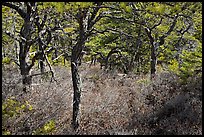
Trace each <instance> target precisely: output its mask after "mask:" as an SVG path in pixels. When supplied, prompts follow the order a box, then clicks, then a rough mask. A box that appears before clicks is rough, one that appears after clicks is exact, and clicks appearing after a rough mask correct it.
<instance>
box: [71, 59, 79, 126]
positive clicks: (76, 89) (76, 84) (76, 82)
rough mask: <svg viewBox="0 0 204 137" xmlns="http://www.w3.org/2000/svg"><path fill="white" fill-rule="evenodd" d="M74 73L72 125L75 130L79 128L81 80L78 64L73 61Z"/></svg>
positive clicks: (72, 69) (72, 68)
mask: <svg viewBox="0 0 204 137" xmlns="http://www.w3.org/2000/svg"><path fill="white" fill-rule="evenodd" d="M71 71H72V82H73V88H74V97H73V118H72V125H73V128H74V130H76V129H77V128H78V126H79V105H80V97H81V79H80V76H79V71H78V63H77V62H75V61H73V62H72V64H71Z"/></svg>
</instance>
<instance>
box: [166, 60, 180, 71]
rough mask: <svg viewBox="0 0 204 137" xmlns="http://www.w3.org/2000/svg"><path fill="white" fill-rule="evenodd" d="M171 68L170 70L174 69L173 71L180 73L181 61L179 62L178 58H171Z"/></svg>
mask: <svg viewBox="0 0 204 137" xmlns="http://www.w3.org/2000/svg"><path fill="white" fill-rule="evenodd" d="M169 64H170V65H169V66H168V67H169V70H170V71H173V72H175V73H178V70H179V63H178V61H177V60H176V59H173V60H170V61H169Z"/></svg>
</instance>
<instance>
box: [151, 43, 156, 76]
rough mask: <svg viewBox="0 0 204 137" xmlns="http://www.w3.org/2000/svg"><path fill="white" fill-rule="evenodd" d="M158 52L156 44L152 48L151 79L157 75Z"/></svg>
mask: <svg viewBox="0 0 204 137" xmlns="http://www.w3.org/2000/svg"><path fill="white" fill-rule="evenodd" d="M156 59H157V58H156V50H155V46H154V44H152V46H151V64H150V66H151V76H150V77H151V79H152V78H154V76H155V73H156Z"/></svg>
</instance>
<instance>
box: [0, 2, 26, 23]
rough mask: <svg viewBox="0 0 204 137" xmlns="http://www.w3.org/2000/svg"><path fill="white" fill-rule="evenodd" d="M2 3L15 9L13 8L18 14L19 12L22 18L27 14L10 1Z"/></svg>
mask: <svg viewBox="0 0 204 137" xmlns="http://www.w3.org/2000/svg"><path fill="white" fill-rule="evenodd" d="M2 5H4V6H7V7H9V8H12V9H15V10H16V11H17V12H18V14H19V15H20V16H21V17H22V18H23V19H25V18H26V16H27V14H26V12H25V11H23V10H22V9H20V7H18V6H16V5H14V4H12V3H8V2H3V3H2Z"/></svg>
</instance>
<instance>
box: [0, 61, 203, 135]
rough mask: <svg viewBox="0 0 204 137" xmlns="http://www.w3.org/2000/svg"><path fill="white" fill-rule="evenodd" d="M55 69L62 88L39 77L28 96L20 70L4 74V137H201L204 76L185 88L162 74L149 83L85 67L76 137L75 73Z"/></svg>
mask: <svg viewBox="0 0 204 137" xmlns="http://www.w3.org/2000/svg"><path fill="white" fill-rule="evenodd" d="M54 69H55V76H56V80H57V82H55V81H54V82H52V83H51V82H50V81H49V77H47V78H44V79H43V80H42V78H41V77H40V76H38V77H34V79H33V83H32V85H31V86H30V87H29V92H28V93H23V91H22V85H21V83H20V82H19V79H20V75H19V72H18V71H17V69H14V68H13V69H10V70H9V69H5V70H2V106H3V107H2V131H3V134H12V135H15V134H60V135H63V134H70V135H71V134H97V135H99V134H110V135H118V134H124V135H125V134H127V135H131V134H132V135H138V134H140V135H149V134H154V135H156V134H160V135H166V134H173V135H187V134H189V135H192V134H195V135H201V134H202V78H201V76H199V77H196V76H194V77H191V78H189V79H188V81H187V82H186V83H183V82H182V81H181V80H180V78H179V77H178V76H176V75H175V74H173V73H170V72H167V71H163V72H160V73H158V74H157V75H156V77H155V78H154V79H153V80H152V81H150V79H149V76H148V75H135V74H128V75H125V74H118V73H116V72H110V73H107V72H104V71H102V70H100V67H99V66H98V65H96V66H92V67H91V68H89V67H88V66H87V65H83V66H81V68H80V74H81V78H82V95H81V106H80V127H79V129H78V131H77V132H74V131H72V128H71V126H70V123H71V119H72V93H73V89H72V81H71V74H70V69H68V68H64V67H57V66H56V67H54Z"/></svg>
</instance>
